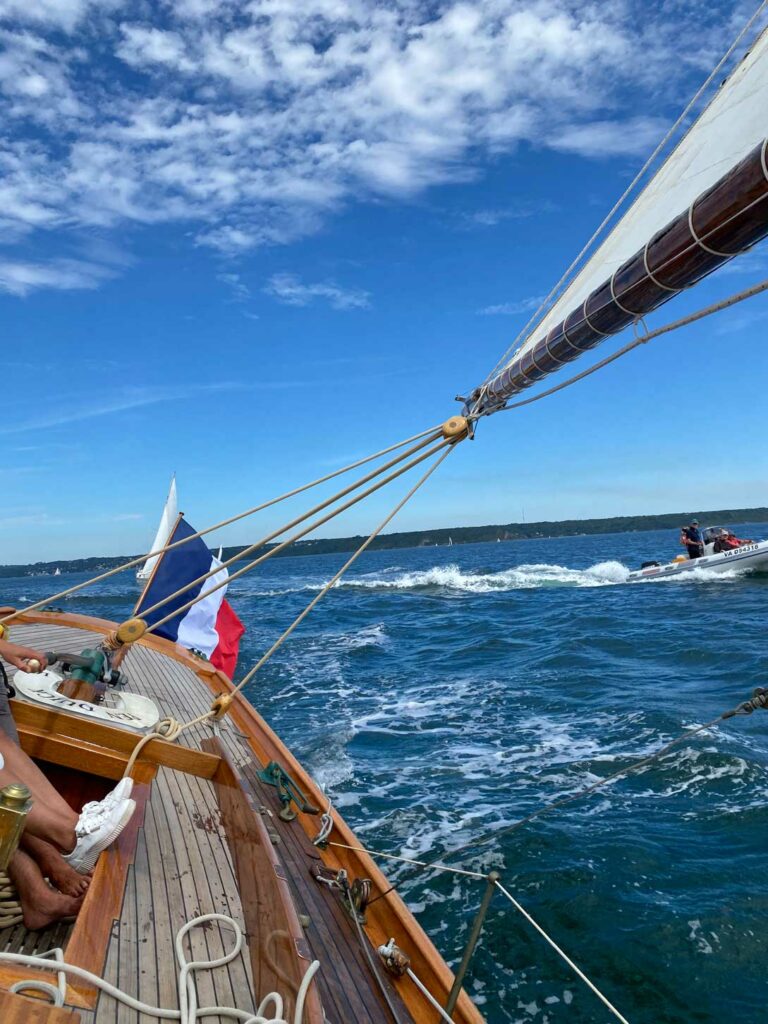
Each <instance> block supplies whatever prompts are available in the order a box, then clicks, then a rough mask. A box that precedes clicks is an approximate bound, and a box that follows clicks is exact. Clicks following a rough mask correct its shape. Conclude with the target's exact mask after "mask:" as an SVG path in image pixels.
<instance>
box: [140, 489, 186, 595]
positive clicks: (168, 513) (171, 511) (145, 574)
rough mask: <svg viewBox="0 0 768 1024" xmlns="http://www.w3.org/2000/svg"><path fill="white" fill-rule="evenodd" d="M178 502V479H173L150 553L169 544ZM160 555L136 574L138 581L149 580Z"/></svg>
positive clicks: (148, 560) (177, 512) (145, 564)
mask: <svg viewBox="0 0 768 1024" xmlns="http://www.w3.org/2000/svg"><path fill="white" fill-rule="evenodd" d="M178 515H179V510H178V502H177V499H176V477H175V475H174V476H172V477H171V486H170V488H169V489H168V497H167V498H166V499H165V505H164V506H163V513H162V515H161V516H160V524H159V526H158V527H157V533H156V534H155V539H154V540H153V541H152V547H151V548H150V549H149V550H150V551H157V550H158V549H159V548H162V547H164V545H165V544H166V543H167V541H168V538H169V537H170V535H171V530H172V529H173V524H174V523H175V522H176V519H177V518H178ZM157 559H158V555H153V556H152V557H151V558H148V559H147V560H146V562H145V563H144V565H143V566H142V567H141V569H139V570H138V572H137V573H136V579H137V580H148V579H149V577H150V576H151V575H152V570H153V569H154V567H155V565H156V564H157Z"/></svg>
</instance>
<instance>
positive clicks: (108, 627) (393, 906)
mask: <svg viewBox="0 0 768 1024" xmlns="http://www.w3.org/2000/svg"><path fill="white" fill-rule="evenodd" d="M17 621H18V622H20V623H27V624H31V625H37V626H40V627H41V628H43V627H45V626H50V627H69V628H72V629H76V630H83V631H86V632H88V633H90V634H91V635H92V636H93V634H102V635H103V634H107V633H109V632H111V631H112V630H113V629H114V623H112V622H109V621H107V620H102V619H94V618H91V617H85V616H79V615H73V614H68V613H46V612H32V613H23V612H22V613H20V614H19V615H18V617H17ZM28 641H29V638H28ZM139 647H141V648H145V649H148V650H150V651H155V652H157V653H158V654H163V655H165V656H167V657H169V658H171V659H173V661H175V662H177V663H179V664H180V665H181V666H183V667H184V668H185V669H187V670H191V671H192V672H193V673H194V675H195V676H196V678H197V680H198V681H199V682H200V683H202V684H203V685H204V686H205V688H206V690H207V692H208V694H209V696H210V697H211V698H212V697H213V696H215V695H218V694H220V693H231V692H232V691H233V689H234V687H233V686H232V683H231V682H230V681H229V680H228V679H227V678H226V677H225V676H223V675H222V674H221V673H218V672H217V671H216V670H215V669H213V668H212V666H210V665H209V664H208V663H205V662H201V661H200V660H199V659H197V658H195V657H193V656H192V655H190V654H189V653H188V652H187V651H185V650H184V649H183V648H180V647H178V646H177V645H174V644H171V643H169V642H168V641H165V640H162V639H159V638H156V637H148V638H146V640H142V641H141V644H140V645H139ZM130 658H131V656H130V655H129V658H128V663H129V664H130ZM130 675H131V685H132V689H135V690H137V691H139V692H145V693H147V695H149V696H151V695H152V688H151V686H147V687H146V688H144V687H143V686H142V678H141V674H140V673H138V674H137V673H136V671H135V669H134V670H131V672H130ZM28 707H29V705H25V711H24V713H23V714H22V718H23V717H24V715H25V714H26V713H27V712H26V709H27V708H28ZM197 708H199V704H198V705H197ZM162 710H163V709H162V708H161V711H162ZM195 713H199V710H196V712H195ZM67 717H69V716H67ZM190 717H194V716H193V715H191V714H190ZM77 721H78V722H80V724H78V725H70V726H68V728H69V731H70V733H72V732H75V731H77V730H80V729H84V730H85V734H86V735H87V734H88V733H90V731H91V730H92V729H93V728H94V725H93V723H91V722H90V721H85V720H77ZM225 721H229V722H231V723H232V725H234V726H235V727H236V728H237V730H239V732H240V733H241V734H242V735H241V739H240V741H239V742H240V743H241V744H244V745H245V747H247V750H248V752H249V754H250V755H251V757H250V758H249V760H251V759H253V758H255V764H256V765H257V766H263V765H265V764H266V763H267V762H268V761H271V760H276V761H278V762H279V763H280V764H281V765H282V766H283V767H284V768H285V769H286V770H287V771H288V772H290V774H291V775H292V776H293V777H294V779H295V780H296V782H297V783H298V785H299V786H300V787H301V788H302V789H303V790H304V792H305V793H306V794H307V796H308V798H309V799H310V800H311V801H312V802H313V803H315V804H316V805H318V806H324V803H325V798H324V795H323V794H322V792H321V791H320V789H319V787H318V786H317V785H316V783H315V781H314V780H313V779H312V778H311V776H309V775H308V774H307V773H306V771H305V770H304V769H303V767H302V766H301V765H300V764H299V762H298V761H297V760H296V759H295V757H294V756H293V755H292V754H291V752H290V751H289V750H288V749H287V747H285V746H284V744H283V743H282V742H281V741H280V739H279V738H278V737H277V736H276V734H275V733H274V732H273V731H272V729H271V728H270V727H269V726H268V725H267V723H266V722H265V721H264V720H263V719H262V717H261V716H260V715H259V714H258V712H256V710H255V709H254V708H253V707H252V706H251V705H250V704H249V703H248V702H247V701H246V700H245V699H243V698H242V697H241V696H240V695H235V699H234V701H233V704H232V707H231V710H230V713H229V715H228V716H227V720H225ZM22 725H23V726H24V727H27V726H26V724H25V723H24V722H22ZM97 728H99V729H108V730H110V731H111V727H109V726H101V725H99V726H98V727H97ZM196 730H197V731H195V730H193V732H192V733H191V734H190V733H186V734H184V736H183V737H182V742H181V744H180V746H179V747H178V748H175V749H182V747H186V749H187V750H188V752H189V746H190V744H192V745H196V746H199V742H200V740H199V739H198V734H199V735H200V737H201V738H202V736H203V735H204V732H203V731H202V730H201V729H200V727H196ZM114 731H115V732H118V733H121V734H122V736H123V737H124V739H123V741H122V742H125V737H128V738H129V740H130V742H131V743H132V742H134V741H135V734H130V733H123V731H122V730H114ZM156 742H159V743H162V741H156ZM153 746H154V743H153V744H151V745H149V746H148V748H147V749H148V750H151V749H152V747H153ZM116 750H117V741H115V742H114V743H113V744H112V747H111V751H112V753H113V754H114V753H115V751H116ZM124 752H125V751H124V750H123V751H121V753H124ZM193 752H194V751H193ZM205 756H206V757H209V758H214V755H212V754H210V753H206V754H205ZM214 760H215V758H214ZM107 767H110V766H109V765H107ZM182 770H183V769H182ZM198 774H199V775H201V776H202V778H203V779H205V778H213V777H214V775H215V770H214V771H213V772H212V773H211V774H210V775H207V774H206V773H205V772H199V773H198ZM164 777H165V776H163V778H164ZM168 779H169V782H170V780H172V779H173V776H172V775H171V776H168ZM159 782H160V776H158V780H157V782H156V783H155V785H157V784H159ZM204 784H205V783H204ZM164 785H165V783H164ZM166 806H168V803H167V801H166ZM174 806H175V808H176V810H180V809H181V805H179V804H178V803H177V802H176V801H174ZM155 817H156V815H155V814H150V818H149V823H148V824H149V826H150V827H151V828H152V830H153V834H155V829H154V824H153V822H154V819H155ZM334 821H335V829H334V833H333V838H334V839H335V840H336V841H337V842H339V843H342V844H344V845H347V846H350V847H359V846H360V845H361V844H360V843H359V840H357V838H356V836H355V835H354V833H353V832H352V830H351V829H350V828H349V826H348V825H347V824H346V823H345V822H344V821H343V819H341V818H340V817H339V815H338V814H335V815H334ZM168 824H169V826H170V825H171V824H172V823H171V822H170V821H169V823H168ZM294 825H295V827H296V828H300V829H302V830H303V832H304V833H305V836H306V837H310V838H311V837H312V836H313V835H314V834H315V833H316V830H317V818H316V817H309V816H307V815H301V814H300V815H299V816H298V818H297V819H296V822H295V823H294ZM148 834H149V833H148ZM164 835H165V834H164V832H163V830H162V828H159V827H158V830H157V836H158V839H160V840H162V839H163V837H164ZM213 838H214V836H212V839H213ZM198 842H199V840H198ZM147 849H148V850H149V845H147ZM172 849H173V847H170V848H169V854H170V852H171V850H172ZM200 849H201V852H202V847H200ZM178 852H182V851H178ZM193 852H194V848H193V847H190V855H191V854H192V853H193ZM116 855H118V854H116ZM118 856H119V855H118ZM320 856H321V858H322V861H323V864H324V865H325V866H326V868H328V869H329V870H331V871H338V870H339V869H340V868H344V869H345V870H346V871H347V873H348V875H349V877H350V879H354V878H369V879H370V880H371V882H372V884H373V888H374V892H375V893H376V892H378V893H379V894H384V893H386V895H384V896H383V897H382V898H381V899H379V900H377V901H376V903H375V904H374V905H373V906H372V907H371V909H370V911H369V914H368V921H367V925H366V929H365V930H366V933H367V935H368V938H369V940H370V942H371V944H372V946H373V948H374V949H375V948H376V947H377V946H378V945H380V944H381V943H384V942H386V941H388V940H389V939H390V938H394V939H395V941H396V943H397V944H398V945H399V946H400V947H401V948H402V949H403V950H404V951H405V952H406V953H407V954H408V955H409V956H410V958H411V962H412V967H413V969H414V971H415V972H416V974H417V975H418V977H419V978H420V979H421V980H422V982H423V983H424V984H425V985H426V986H427V988H428V989H429V990H430V991H431V992H432V993H433V995H434V996H435V997H436V998H437V999H438V1000H439V1001H440V1002H442V1003H443V1004H444V1002H445V1000H446V998H447V995H448V992H449V991H450V987H451V984H452V981H453V975H452V973H451V971H450V970H449V969H448V967H447V965H446V964H445V962H444V961H443V960H442V958H441V957H440V955H439V953H438V952H437V950H436V949H435V948H434V946H433V945H432V943H431V941H430V940H429V939H428V938H427V936H426V935H425V934H424V932H423V931H422V929H421V927H420V926H419V924H418V922H417V921H416V920H415V918H414V917H413V915H412V914H411V913H410V911H409V910H408V909H407V907H406V906H405V904H404V903H403V901H402V899H401V898H400V897H399V895H398V894H397V893H396V892H388V891H387V890H388V889H389V884H388V882H387V879H386V877H385V876H384V874H383V873H382V872H381V871H380V869H379V868H378V866H377V864H376V863H375V862H374V860H373V859H372V858H371V857H370V856H369V855H368V854H367V853H365V852H364V851H357V850H354V849H353V850H342V849H338V848H328V849H326V850H324V851H322V853H321V854H320ZM102 862H103V863H104V864H105V866H106V864H107V857H103V858H102ZM100 863H101V862H100ZM117 863H118V866H119V864H120V861H119V860H118V862H117ZM190 867H191V868H192V869H193V870H195V869H194V864H192V863H191V864H190ZM202 869H203V868H202V867H200V868H198V869H196V870H202ZM98 870H100V868H99V869H98ZM151 876H152V873H151V872H150V877H151ZM130 877H132V875H130V876H129V880H130ZM152 905H153V906H157V901H156V897H155V896H154V894H153V904H152ZM159 909H160V908H159V907H158V910H159ZM99 913H101V912H100V911H99V910H98V909H97V904H96V903H89V904H87V906H86V907H84V909H83V911H82V912H81V915H80V918H79V921H78V923H79V922H80V921H82V922H83V926H84V927H87V922H88V921H89V920H91V919H92V918H93V917H94V916H95V915H96V914H99ZM123 921H125V908H124V909H123ZM134 926H135V922H134ZM155 932H156V936H159V934H160V933H159V932H158V930H157V929H155ZM163 934H165V932H164V933H163ZM75 948H78V947H75ZM80 948H82V947H80ZM374 955H375V954H374ZM110 963H111V961H109V960H108V962H107V965H106V975H107V976H108V977H109V974H110V970H113V971H114V967H110ZM354 969H355V970H358V969H359V967H358V965H355V967H354ZM157 985H158V988H160V989H161V988H162V981H161V980H158V982H157ZM397 988H398V992H399V993H400V996H401V997H402V1002H403V1005H404V1006H405V1007H406V1013H407V1015H408V1016H407V1017H406V1018H405V1019H406V1020H407V1019H410V1020H411V1021H412V1022H414V1024H435V1020H436V1014H435V1011H434V1009H433V1008H432V1007H430V1006H429V1004H428V1003H427V1002H426V1001H425V1000H424V998H423V996H422V995H421V994H420V993H419V992H418V990H417V989H416V987H415V986H414V985H413V984H412V983H411V982H410V981H408V980H405V981H400V982H399V983H398V985H397ZM160 996H162V992H160ZM85 998H86V999H87V998H89V997H88V995H87V994H86V996H85ZM212 998H213V995H212ZM202 1001H203V1002H204V1001H205V1000H204V999H203V1000H202ZM161 1002H162V999H161ZM79 1005H81V1004H79ZM166 1005H167V1004H166ZM126 1019H130V1020H133V1019H134V1018H126ZM98 1020H99V1021H100V1020H101V1018H98ZM105 1020H106V1018H105ZM454 1020H455V1021H456V1024H482V1021H483V1018H482V1016H481V1015H480V1013H479V1012H478V1011H477V1009H476V1008H475V1007H474V1005H473V1004H472V1002H471V1001H470V1000H469V998H468V997H467V996H466V994H465V993H464V992H462V994H461V995H460V998H459V1002H458V1006H457V1008H456V1010H455V1011H454ZM345 1024H346V1022H345ZM350 1024H351V1022H350Z"/></svg>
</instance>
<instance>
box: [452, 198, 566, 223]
mask: <svg viewBox="0 0 768 1024" xmlns="http://www.w3.org/2000/svg"><path fill="white" fill-rule="evenodd" d="M557 209H559V207H558V206H557V204H556V203H553V202H551V201H549V200H527V201H520V202H517V203H510V204H509V205H508V206H497V207H490V208H486V209H482V210H472V211H466V210H465V211H462V212H461V213H460V214H459V217H460V220H461V224H462V226H463V227H472V228H478V227H479V228H493V227H496V226H497V225H498V224H501V223H503V222H504V221H505V220H524V219H525V218H526V217H535V216H536V215H537V214H539V213H553V212H554V211H556V210H557Z"/></svg>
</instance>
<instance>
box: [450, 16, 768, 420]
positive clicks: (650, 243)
mask: <svg viewBox="0 0 768 1024" xmlns="http://www.w3.org/2000/svg"><path fill="white" fill-rule="evenodd" d="M767 137H768V30H765V31H764V32H763V33H762V35H761V36H760V37H759V38H758V39H757V40H756V42H755V43H754V45H753V47H752V49H751V51H750V52H749V53H748V54H747V55H746V57H744V59H743V60H742V61H741V63H740V64H739V66H738V67H737V68H736V69H735V70H734V72H733V73H732V75H731V76H730V78H728V80H727V81H726V82H725V83H724V84H723V85H722V86H721V87H720V89H719V91H718V92H717V93H716V95H715V96H714V98H713V99H712V101H711V102H710V103H709V105H708V106H707V107H706V109H705V110H704V111H703V113H702V114H701V116H700V117H699V119H698V120H697V121H696V123H695V124H694V125H693V127H692V128H691V129H690V130H689V131H688V132H687V134H686V135H685V136H684V137H683V139H682V140H681V141H680V142H679V143H678V145H677V146H676V147H675V149H674V150H673V151H672V153H671V154H670V155H669V156H668V158H667V159H666V161H665V162H664V163H663V164H662V166H661V167H660V168H659V170H658V171H657V173H656V174H655V175H654V177H653V178H652V179H651V181H650V182H649V183H648V185H647V186H646V187H645V188H644V189H643V191H642V192H641V193H640V194H639V196H638V197H637V199H636V200H635V201H634V203H633V204H632V206H631V207H630V208H629V210H628V211H627V212H626V213H625V214H624V216H623V217H622V218H621V219H620V220H619V221H618V223H617V224H616V225H615V227H614V228H613V230H612V231H611V232H610V234H609V235H608V236H607V238H606V239H605V240H604V241H603V242H602V244H601V245H600V246H599V247H598V248H597V249H596V251H595V252H594V253H593V254H592V256H591V257H590V258H589V259H588V260H587V261H586V263H585V264H584V266H583V267H582V268H581V269H580V270H579V271H578V272H577V273H576V274H575V276H574V277H573V279H572V280H571V281H570V283H569V284H568V285H567V287H566V288H565V290H564V291H563V292H562V294H561V295H560V296H559V297H558V298H557V299H556V300H555V301H554V303H553V304H552V305H551V306H550V307H549V309H548V310H547V311H546V312H545V313H544V315H543V316H542V317H541V319H539V321H538V322H537V323H536V325H535V326H534V327H533V328H532V329H531V330H530V332H529V333H528V334H527V336H526V337H525V338H524V339H523V340H522V343H521V345H520V347H519V348H518V349H517V351H516V352H515V353H514V354H513V355H512V357H511V359H510V360H509V362H508V363H507V364H506V366H504V367H503V368H502V369H501V370H499V371H498V372H497V373H496V374H495V376H493V377H491V379H490V380H489V381H487V382H486V384H485V385H484V387H483V388H482V389H480V388H478V389H476V390H475V392H474V393H473V395H472V396H471V403H470V404H474V406H475V409H476V411H478V412H489V411H492V410H493V409H495V408H499V407H500V406H502V405H503V404H504V403H505V401H506V400H507V399H509V398H510V397H511V396H513V395H515V394H517V393H518V392H520V391H522V390H523V389H524V388H527V387H530V386H531V385H532V384H535V383H536V382H537V381H539V380H541V379H543V378H544V377H545V376H546V375H547V374H549V373H552V372H554V371H555V370H557V369H558V368H559V367H560V366H562V365H563V364H564V363H566V362H570V361H571V360H572V359H575V358H576V357H577V356H578V355H580V354H581V353H582V352H584V351H586V350H587V349H590V348H594V347H595V346H596V345H598V344H599V343H600V342H601V341H602V340H603V338H606V337H609V336H610V335H612V334H615V333H617V332H618V331H620V330H622V329H623V328H624V327H626V326H627V325H628V324H630V323H632V322H633V321H636V320H637V319H638V318H639V317H641V316H643V315H644V314H645V313H648V312H650V311H651V310H653V309H656V308H657V307H658V306H660V305H661V304H662V303H664V302H666V301H667V300H668V299H670V298H672V297H673V296H674V295H676V294H677V293H678V292H680V291H682V290H683V289H684V288H688V287H690V286H691V285H692V284H694V283H695V282H696V281H698V280H700V279H701V278H702V277H704V276H705V275H706V274H708V273H710V272H711V271H712V270H714V269H716V268H717V267H718V266H719V265H720V264H722V263H723V262H725V261H726V260H728V259H731V258H732V257H733V256H734V255H737V254H738V253H740V252H743V251H744V250H745V249H747V248H749V247H750V246H752V245H754V244H755V243H756V242H757V241H759V240H760V239H761V238H763V237H764V236H765V235H766V234H768V138H767Z"/></svg>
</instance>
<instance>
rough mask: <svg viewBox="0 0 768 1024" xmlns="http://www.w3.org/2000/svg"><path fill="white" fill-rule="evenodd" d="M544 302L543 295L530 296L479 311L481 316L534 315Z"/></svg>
mask: <svg viewBox="0 0 768 1024" xmlns="http://www.w3.org/2000/svg"><path fill="white" fill-rule="evenodd" d="M543 301H544V296H543V295H529V296H528V297H527V298H525V299H518V300H517V302H501V303H499V304H498V305H497V306H485V307H484V308H483V309H478V313H480V315H481V316H516V315H517V314H519V313H532V312H533V311H534V310H535V309H538V308H539V306H540V305H541V304H542V302H543Z"/></svg>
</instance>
